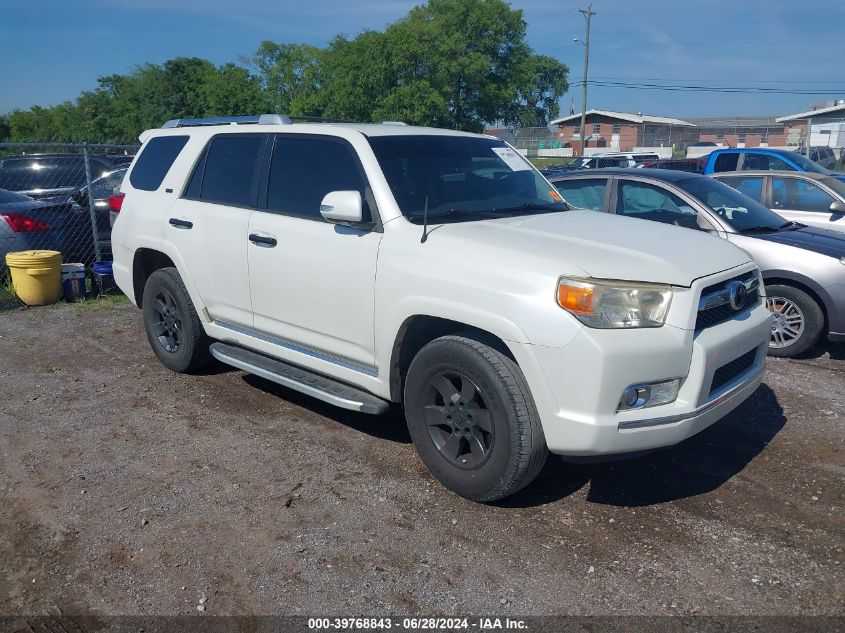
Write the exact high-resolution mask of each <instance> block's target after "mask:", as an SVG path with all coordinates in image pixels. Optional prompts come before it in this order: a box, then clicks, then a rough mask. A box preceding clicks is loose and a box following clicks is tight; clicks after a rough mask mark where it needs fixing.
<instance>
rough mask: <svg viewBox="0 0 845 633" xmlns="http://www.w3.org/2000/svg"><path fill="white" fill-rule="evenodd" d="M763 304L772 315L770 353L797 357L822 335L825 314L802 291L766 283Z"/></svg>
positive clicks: (784, 356) (771, 354) (770, 354)
mask: <svg viewBox="0 0 845 633" xmlns="http://www.w3.org/2000/svg"><path fill="white" fill-rule="evenodd" d="M766 307H767V308H768V309H769V312H771V313H772V315H773V318H772V338H771V341H769V356H780V357H783V358H791V357H793V356H798V355H799V354H803V353H804V352H806V351H807V350H808V349H810V348H811V347H812V346H813V345H815V344H816V342H817V341H818V340H819V338H820V337H821V335H822V332H823V330H824V313H823V312H822V309H821V307H819V304H818V303H817V302H816V301H815V299H813V298H812V297H811V296H810V295H808V294H807V293H806V292H804V291H803V290H800V289H798V288H795V287H793V286H787V285H783V284H773V285H771V286H766Z"/></svg>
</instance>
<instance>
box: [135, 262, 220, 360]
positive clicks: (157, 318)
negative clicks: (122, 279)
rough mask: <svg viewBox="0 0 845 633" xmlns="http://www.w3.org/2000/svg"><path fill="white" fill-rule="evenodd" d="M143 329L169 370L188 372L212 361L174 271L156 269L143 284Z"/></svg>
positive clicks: (199, 327) (183, 286) (194, 315)
mask: <svg viewBox="0 0 845 633" xmlns="http://www.w3.org/2000/svg"><path fill="white" fill-rule="evenodd" d="M143 306H144V308H143V312H144V329H145V330H146V332H147V339H148V340H149V341H150V346H151V347H152V348H153V351H154V352H155V354H156V356H158V359H159V360H160V361H161V362H162V364H163V365H164V366H165V367H167V368H168V369H172V370H173V371H175V372H179V373H190V372H194V371H197V370H199V369H202V368H203V367H205V366H207V365H208V364H209V362H210V361H211V355H210V353H209V350H208V346H209V343H210V341H209V339H208V337H207V336H206V334H205V332H204V331H203V329H202V323H200V319H199V316H197V311H196V309H195V308H194V304H193V302H191V298H190V296H188V291H187V289H186V288H185V284H184V283H182V278H181V277H180V276H179V273H178V272H177V271H176V269H175V268H159V269H158V270H156V271H155V272H154V273H153V274H152V275H150V277H149V279H147V283H146V284H145V285H144V296H143Z"/></svg>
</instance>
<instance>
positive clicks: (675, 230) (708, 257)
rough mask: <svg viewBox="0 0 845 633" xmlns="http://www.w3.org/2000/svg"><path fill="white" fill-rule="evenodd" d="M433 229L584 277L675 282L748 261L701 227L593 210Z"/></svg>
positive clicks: (685, 282) (685, 283) (688, 281)
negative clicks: (554, 263) (577, 271)
mask: <svg viewBox="0 0 845 633" xmlns="http://www.w3.org/2000/svg"><path fill="white" fill-rule="evenodd" d="M437 233H440V234H441V235H443V236H445V235H451V236H454V237H460V238H463V239H467V240H474V241H477V242H483V243H486V244H489V245H491V246H495V247H497V248H501V249H507V250H509V251H512V252H516V253H519V252H522V253H526V254H530V255H532V256H536V257H543V258H546V259H551V260H558V261H561V262H564V263H566V264H568V265H569V266H570V267H577V268H579V269H581V270H582V271H584V273H585V274H586V275H587V276H589V277H595V278H598V279H621V280H625V281H645V282H653V283H665V284H671V285H675V286H690V285H691V284H692V282H693V281H695V280H696V279H698V278H700V277H705V276H707V275H712V274H714V273H717V272H721V271H723V270H727V269H729V268H734V267H736V266H740V265H742V264H744V263H746V262H748V261H751V257H750V256H749V255H748V254H747V253H746V252H744V251H743V250H741V249H739V248H737V247H736V246H734V245H732V244H730V243H728V241H727V240H724V239H721V238H719V237H714V236H711V235H709V234H707V233H704V232H702V231H695V230H691V229H686V228H681V227H677V226H671V225H667V224H660V223H658V222H650V221H647V220H638V219H634V218H625V217H621V216H617V215H612V214H607V213H598V212H595V211H565V212H562V213H548V214H544V215H531V216H517V217H512V218H501V219H495V220H483V221H479V222H462V223H454V224H445V225H443V226H441V227H439V228H438V230H437V231H435V232H433V233H432V237H434V235H435V234H437Z"/></svg>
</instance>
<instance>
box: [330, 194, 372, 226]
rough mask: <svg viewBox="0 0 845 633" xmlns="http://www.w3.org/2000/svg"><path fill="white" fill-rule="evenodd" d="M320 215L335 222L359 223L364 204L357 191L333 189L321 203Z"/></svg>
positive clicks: (361, 218)
mask: <svg viewBox="0 0 845 633" xmlns="http://www.w3.org/2000/svg"><path fill="white" fill-rule="evenodd" d="M320 215H322V216H323V217H324V218H325V219H326V220H328V221H329V222H332V223H334V224H359V223H360V222H361V221H362V220H363V219H364V205H363V203H362V201H361V194H360V193H358V192H357V191H332V192H329V193H327V194H326V196H325V197H324V198H323V201H322V202H321V203H320Z"/></svg>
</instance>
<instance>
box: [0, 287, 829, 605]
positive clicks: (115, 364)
mask: <svg viewBox="0 0 845 633" xmlns="http://www.w3.org/2000/svg"><path fill="white" fill-rule="evenodd" d="M815 356H816V357H814V358H810V359H806V360H801V361H784V360H770V361H769V371H768V375H767V377H766V380H765V384H764V386H762V387H761V388H760V389H759V390H758V391H757V393H756V394H755V395H754V396H753V397H752V398H751V399H750V400H749V401H748V402H746V403H745V404H744V405H743V406H741V407H740V408H739V409H738V410H737V411H735V412H734V413H733V414H732V415H730V416H729V417H728V418H727V419H725V420H724V421H722V422H721V423H719V424H717V425H715V426H714V427H711V429H709V430H708V431H706V432H705V433H702V434H701V435H699V436H697V437H695V438H693V439H692V440H690V441H688V442H687V443H685V444H683V445H681V446H678V447H675V448H674V449H671V450H668V451H664V452H662V453H660V454H656V455H652V456H649V457H645V458H640V459H638V460H632V461H628V462H623V463H617V464H604V465H590V466H583V465H571V464H567V463H565V462H563V461H561V460H560V459H556V458H555V459H551V460H550V461H549V464H548V465H547V467H546V469H545V470H544V472H543V473H542V474H541V476H540V478H539V479H538V481H537V482H535V484H534V485H533V486H532V487H531V488H530V489H529V490H528V491H526V492H524V493H523V494H521V495H520V496H518V497H516V498H514V499H511V500H510V501H509V502H508V503H506V504H503V505H499V506H482V505H476V504H473V503H471V502H468V501H465V500H463V499H461V498H459V497H456V496H455V495H453V494H451V493H449V492H447V491H446V490H444V489H442V488H441V487H440V486H439V485H438V484H437V483H436V482H434V481H433V480H432V478H431V477H430V476H429V475H428V474H427V473H426V471H425V470H424V469H423V467H422V466H421V464H420V462H419V461H418V460H417V458H416V454H415V452H414V449H413V447H412V445H411V444H410V443H409V437H408V434H407V432H406V430H405V428H404V425H403V421H402V418H401V416H400V415H399V414H398V413H394V414H392V415H387V416H382V417H369V416H364V415H357V414H353V413H349V412H345V411H340V410H335V409H332V408H330V407H328V406H324V405H322V404H321V403H318V402H316V401H313V400H310V399H308V398H305V397H300V396H299V395H297V394H295V393H293V392H290V391H287V390H284V389H282V388H278V387H276V386H274V385H272V384H270V383H268V382H265V381H263V380H260V379H256V378H253V377H250V376H247V375H245V374H243V373H241V372H238V371H228V370H226V369H223V368H216V369H214V370H212V371H211V372H209V373H208V374H207V375H203V376H182V375H177V374H173V373H170V372H169V371H167V370H166V369H165V368H164V367H162V366H161V365H160V364H159V363H158V362H157V361H156V360H155V358H154V356H153V354H152V352H151V351H150V349H149V348H148V345H147V342H146V339H145V337H144V334H143V330H142V327H141V317H140V313H139V312H138V311H137V310H136V309H135V308H133V307H132V306H129V305H128V304H125V303H124V304H120V303H116V302H97V303H88V304H79V305H70V306H58V307H51V308H41V309H32V310H26V311H22V312H17V313H12V314H5V315H0V402H2V407H0V452H1V453H2V461H0V605H2V606H0V613H6V614H43V613H56V612H58V610H59V609H60V610H61V612H63V613H65V614H69V613H70V614H81V613H91V612H96V613H100V614H149V613H157V614H186V615H188V614H194V615H199V614H200V612H199V611H198V610H197V606H198V605H199V604H200V600H201V599H202V598H206V600H205V601H204V603H203V604H202V605H201V606H203V607H205V609H206V611H205V613H206V614H214V613H238V614H246V613H260V614H273V613H287V614H326V613H329V614H333V615H349V614H366V615H377V614H382V615H383V614H385V613H394V614H433V613H443V614H457V613H460V614H472V613H491V612H495V613H499V614H503V615H507V614H521V615H526V614H563V613H567V614H607V613H616V614H678V613H683V614H692V613H701V614H741V613H742V614H839V615H841V614H843V612H845V609H843V605H845V563H843V561H845V556H843V547H845V518H843V517H845V513H844V512H843V507H845V487H843V479H845V450H843V437H845V434H843V431H845V348H843V347H842V346H828V347H826V348H823V349H822V350H819V351H818V353H817V354H816V355H815Z"/></svg>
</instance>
